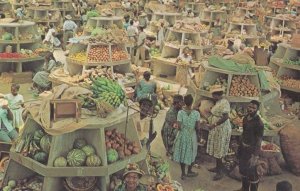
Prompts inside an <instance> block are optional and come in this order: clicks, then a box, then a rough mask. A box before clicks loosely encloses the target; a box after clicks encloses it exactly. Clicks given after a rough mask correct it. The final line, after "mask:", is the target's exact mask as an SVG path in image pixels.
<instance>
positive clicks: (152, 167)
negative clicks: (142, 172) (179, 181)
mask: <svg viewBox="0 0 300 191" xmlns="http://www.w3.org/2000/svg"><path fill="white" fill-rule="evenodd" d="M146 160H147V163H148V165H149V172H150V174H151V175H152V176H154V177H157V178H158V179H159V180H161V181H162V182H164V183H168V182H169V180H168V174H169V170H170V165H169V163H168V162H167V161H165V160H164V159H163V158H161V157H160V156H156V155H154V154H151V155H147V158H146Z"/></svg>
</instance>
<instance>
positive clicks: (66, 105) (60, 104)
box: [51, 99, 81, 123]
mask: <svg viewBox="0 0 300 191" xmlns="http://www.w3.org/2000/svg"><path fill="white" fill-rule="evenodd" d="M79 102H80V101H79V100H76V99H70V100H60V99H59V100H51V105H52V108H51V110H52V116H53V121H56V120H57V118H67V117H73V118H76V122H77V123H78V121H79V117H80V110H81V108H80V104H79Z"/></svg>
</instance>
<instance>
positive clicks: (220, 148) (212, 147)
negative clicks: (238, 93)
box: [207, 88, 231, 181]
mask: <svg viewBox="0 0 300 191" xmlns="http://www.w3.org/2000/svg"><path fill="white" fill-rule="evenodd" d="M211 93H212V97H213V99H214V100H215V101H216V103H215V105H214V106H213V107H212V109H211V117H210V118H209V125H208V127H209V128H210V131H209V134H208V141H207V153H208V154H209V155H210V156H212V157H214V158H215V159H216V167H215V168H212V169H209V170H208V171H210V172H214V173H216V175H215V176H214V177H213V180H214V181H217V180H220V179H222V178H223V162H222V161H223V158H224V157H225V156H226V155H227V153H228V149H229V142H230V138H231V124H230V121H229V113H230V104H229V102H228V101H227V100H226V99H225V98H224V97H223V94H224V89H223V88H215V89H212V90H211Z"/></svg>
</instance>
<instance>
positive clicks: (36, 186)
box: [3, 176, 43, 191]
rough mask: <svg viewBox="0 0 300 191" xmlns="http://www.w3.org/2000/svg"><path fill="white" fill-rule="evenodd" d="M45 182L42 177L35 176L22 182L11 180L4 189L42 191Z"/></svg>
mask: <svg viewBox="0 0 300 191" xmlns="http://www.w3.org/2000/svg"><path fill="white" fill-rule="evenodd" d="M42 189H43V181H42V178H41V177H38V176H33V177H30V178H25V179H20V180H9V181H8V183H7V185H6V186H4V187H3V191H28V190H32V191H42Z"/></svg>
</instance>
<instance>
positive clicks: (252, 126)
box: [238, 100, 264, 191]
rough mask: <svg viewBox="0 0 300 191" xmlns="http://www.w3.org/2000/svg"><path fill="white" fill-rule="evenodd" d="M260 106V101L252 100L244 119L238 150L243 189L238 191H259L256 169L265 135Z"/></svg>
mask: <svg viewBox="0 0 300 191" xmlns="http://www.w3.org/2000/svg"><path fill="white" fill-rule="evenodd" d="M259 105H260V103H259V102H258V101H256V100H252V101H251V102H250V103H249V105H248V107H247V115H246V116H245V117H244V119H243V133H242V142H241V144H240V147H239V150H238V159H239V169H240V174H241V175H242V188H241V189H239V190H238V191H249V189H250V191H257V190H258V183H259V175H258V173H257V168H256V167H257V165H258V158H259V157H258V155H259V153H260V148H261V142H262V138H263V134H264V124H263V122H262V120H261V118H260V116H259V115H258V113H257V112H258V109H259Z"/></svg>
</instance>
